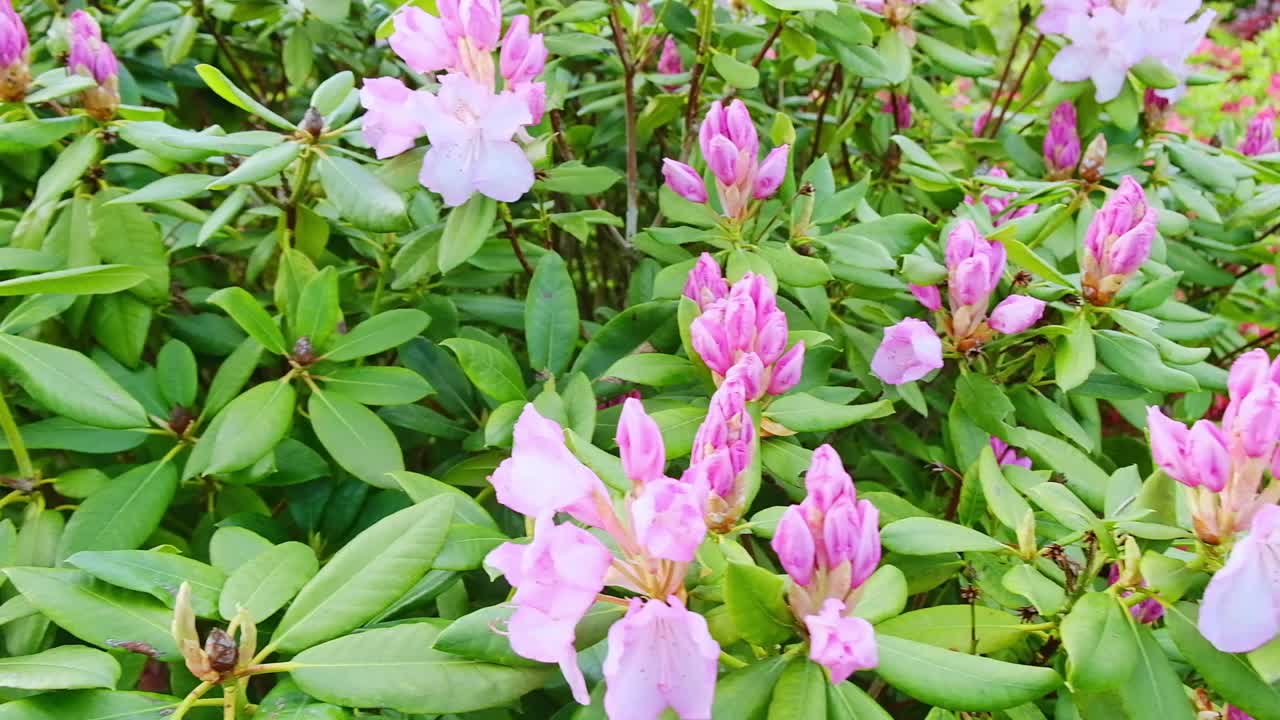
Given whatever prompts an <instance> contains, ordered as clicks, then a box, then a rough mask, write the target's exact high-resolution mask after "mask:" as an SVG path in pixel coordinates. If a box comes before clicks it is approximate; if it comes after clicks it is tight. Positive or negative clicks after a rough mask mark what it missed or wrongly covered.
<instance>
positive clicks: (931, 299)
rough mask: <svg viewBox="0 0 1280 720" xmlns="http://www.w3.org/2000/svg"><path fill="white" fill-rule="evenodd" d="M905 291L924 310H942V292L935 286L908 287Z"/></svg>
mask: <svg viewBox="0 0 1280 720" xmlns="http://www.w3.org/2000/svg"><path fill="white" fill-rule="evenodd" d="M907 289H908V290H910V291H911V294H912V295H914V296H915V298H916V300H918V301H920V304H921V305H923V306H924V308H925V309H926V310H931V311H933V312H937V311H939V310H941V309H942V292H941V291H940V290H938V286H937V285H908V286H907Z"/></svg>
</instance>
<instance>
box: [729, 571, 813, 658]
mask: <svg viewBox="0 0 1280 720" xmlns="http://www.w3.org/2000/svg"><path fill="white" fill-rule="evenodd" d="M786 585H787V583H786V580H785V579H783V578H782V577H779V576H777V575H774V574H773V573H771V572H769V571H768V570H765V569H763V568H759V567H756V566H755V565H744V564H741V563H732V562H731V563H729V567H728V569H727V570H726V572H725V578H724V599H725V604H726V605H727V606H728V607H729V615H730V617H732V618H733V623H734V625H736V626H737V628H738V632H739V633H740V634H741V635H742V637H744V638H746V639H747V640H748V641H750V642H751V643H753V644H755V645H764V646H768V645H777V644H778V643H781V642H783V641H785V640H786V639H787V638H790V637H791V636H792V635H793V634H794V633H795V629H794V627H793V625H794V621H793V619H792V617H791V611H790V610H789V609H788V608H787V599H786Z"/></svg>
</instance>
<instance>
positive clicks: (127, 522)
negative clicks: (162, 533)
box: [58, 462, 178, 559]
mask: <svg viewBox="0 0 1280 720" xmlns="http://www.w3.org/2000/svg"><path fill="white" fill-rule="evenodd" d="M177 489H178V472H177V470H176V469H175V468H174V465H173V463H172V462H155V463H149V464H147V465H141V466H139V467H136V468H134V469H132V470H130V471H129V472H126V473H124V474H123V475H120V476H119V477H117V478H115V479H114V480H112V481H111V482H110V484H108V485H106V486H104V487H103V488H102V489H100V490H98V491H96V492H94V493H93V494H92V495H90V496H89V497H88V498H87V499H85V501H84V502H82V503H80V507H78V508H76V511H75V512H74V513H72V514H71V519H70V520H69V521H67V529H66V532H64V533H63V534H62V540H61V541H60V542H59V544H58V557H59V558H60V559H66V558H69V557H71V556H72V555H75V554H76V553H78V552H80V551H82V550H133V549H135V548H137V547H140V546H141V545H142V543H144V542H146V540H147V538H149V537H151V533H153V532H155V530H156V528H157V527H159V526H160V520H161V519H162V518H163V517H164V514H165V511H166V510H167V509H168V508H169V503H170V502H171V501H172V500H173V496H174V493H175V492H177Z"/></svg>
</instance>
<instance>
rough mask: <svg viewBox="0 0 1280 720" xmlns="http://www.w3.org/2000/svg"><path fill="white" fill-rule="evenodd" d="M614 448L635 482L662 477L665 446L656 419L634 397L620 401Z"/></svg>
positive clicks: (623, 469)
mask: <svg viewBox="0 0 1280 720" xmlns="http://www.w3.org/2000/svg"><path fill="white" fill-rule="evenodd" d="M617 440H618V449H619V450H620V451H621V454H622V471H623V473H625V474H626V476H627V477H628V478H630V479H632V480H634V481H635V482H648V481H650V480H656V479H657V478H660V477H663V475H664V472H663V471H664V469H665V468H666V466H667V452H666V447H665V446H664V445H663V443H662V432H661V431H659V430H658V423H656V422H654V420H653V418H651V417H649V414H648V413H646V412H645V411H644V405H643V404H641V402H640V401H639V400H636V399H635V398H627V400H626V401H625V402H624V403H622V415H621V417H619V418H618V433H617Z"/></svg>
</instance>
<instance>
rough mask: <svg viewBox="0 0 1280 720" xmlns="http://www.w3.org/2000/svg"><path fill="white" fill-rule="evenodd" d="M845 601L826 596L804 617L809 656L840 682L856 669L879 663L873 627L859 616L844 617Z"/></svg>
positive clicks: (832, 678)
mask: <svg viewBox="0 0 1280 720" xmlns="http://www.w3.org/2000/svg"><path fill="white" fill-rule="evenodd" d="M844 613H845V606H844V603H843V602H841V601H840V600H837V599H836V598H827V600H826V602H824V603H823V605H822V612H821V613H818V614H816V615H809V616H808V617H806V618H805V619H804V624H805V627H807V628H808V629H809V659H810V660H812V661H813V662H816V663H818V664H819V665H822V666H823V667H825V668H827V672H828V673H830V675H831V682H832V684H834V685H839V684H840V683H842V682H844V681H845V680H848V679H849V676H850V675H852V674H854V673H855V672H857V671H858V670H870V669H872V668H874V667H875V666H876V665H878V664H880V654H879V650H878V649H877V648H876V636H875V630H874V629H873V628H872V627H871V623H869V622H867V621H866V620H863V619H862V618H860V617H852V616H850V617H846V616H845V614H844Z"/></svg>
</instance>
